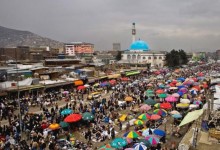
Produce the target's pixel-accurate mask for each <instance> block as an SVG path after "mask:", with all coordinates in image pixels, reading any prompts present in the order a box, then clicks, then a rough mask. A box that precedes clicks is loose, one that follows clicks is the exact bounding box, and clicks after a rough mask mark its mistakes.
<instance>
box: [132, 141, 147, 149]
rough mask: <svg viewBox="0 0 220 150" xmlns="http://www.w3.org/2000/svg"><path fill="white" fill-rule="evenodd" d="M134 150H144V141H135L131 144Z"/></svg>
mask: <svg viewBox="0 0 220 150" xmlns="http://www.w3.org/2000/svg"><path fill="white" fill-rule="evenodd" d="M133 148H134V150H146V149H147V146H145V145H144V143H136V144H134V145H133Z"/></svg>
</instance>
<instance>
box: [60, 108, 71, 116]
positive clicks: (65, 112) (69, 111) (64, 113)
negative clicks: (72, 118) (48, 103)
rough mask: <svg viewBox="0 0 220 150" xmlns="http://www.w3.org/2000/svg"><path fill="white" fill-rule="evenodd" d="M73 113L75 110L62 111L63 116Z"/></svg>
mask: <svg viewBox="0 0 220 150" xmlns="http://www.w3.org/2000/svg"><path fill="white" fill-rule="evenodd" d="M72 113H73V110H71V109H64V110H62V111H61V115H69V114H72Z"/></svg>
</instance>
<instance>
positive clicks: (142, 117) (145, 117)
mask: <svg viewBox="0 0 220 150" xmlns="http://www.w3.org/2000/svg"><path fill="white" fill-rule="evenodd" d="M138 119H141V120H147V119H150V115H149V114H147V113H146V114H141V115H140V116H138Z"/></svg>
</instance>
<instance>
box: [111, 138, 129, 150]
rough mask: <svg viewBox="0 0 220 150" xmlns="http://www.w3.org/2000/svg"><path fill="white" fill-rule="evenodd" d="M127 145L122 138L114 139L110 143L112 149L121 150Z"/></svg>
mask: <svg viewBox="0 0 220 150" xmlns="http://www.w3.org/2000/svg"><path fill="white" fill-rule="evenodd" d="M127 144H128V143H127V141H126V140H125V139H123V138H115V139H114V140H113V141H111V143H110V145H111V147H113V148H123V147H124V146H126V145H127Z"/></svg>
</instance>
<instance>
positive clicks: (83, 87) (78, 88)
mask: <svg viewBox="0 0 220 150" xmlns="http://www.w3.org/2000/svg"><path fill="white" fill-rule="evenodd" d="M84 89H86V87H85V86H84V85H80V86H78V87H77V90H84Z"/></svg>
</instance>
